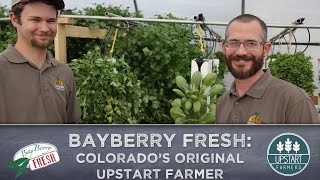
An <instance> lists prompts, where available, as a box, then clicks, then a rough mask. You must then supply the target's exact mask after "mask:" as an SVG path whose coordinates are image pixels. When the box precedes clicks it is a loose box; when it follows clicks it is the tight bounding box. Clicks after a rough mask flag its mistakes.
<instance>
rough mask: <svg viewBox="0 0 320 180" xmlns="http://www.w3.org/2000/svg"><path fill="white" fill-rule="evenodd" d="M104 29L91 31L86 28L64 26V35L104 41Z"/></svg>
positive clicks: (105, 32)
mask: <svg viewBox="0 0 320 180" xmlns="http://www.w3.org/2000/svg"><path fill="white" fill-rule="evenodd" d="M107 32H108V31H107V30H106V29H92V28H88V27H81V26H73V25H65V34H66V36H67V37H76V38H92V39H105V38H106V35H107Z"/></svg>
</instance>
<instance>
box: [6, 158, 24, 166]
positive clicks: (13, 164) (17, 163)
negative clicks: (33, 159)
mask: <svg viewBox="0 0 320 180" xmlns="http://www.w3.org/2000/svg"><path fill="white" fill-rule="evenodd" d="M26 161H28V162H29V158H19V159H16V160H15V161H12V162H11V163H10V164H9V165H8V168H16V167H18V166H20V165H21V164H23V163H24V162H26Z"/></svg>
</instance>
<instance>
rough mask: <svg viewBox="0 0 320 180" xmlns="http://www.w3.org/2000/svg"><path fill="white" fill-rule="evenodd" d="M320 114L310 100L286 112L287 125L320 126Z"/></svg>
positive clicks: (297, 104) (301, 102) (302, 101)
mask: <svg viewBox="0 0 320 180" xmlns="http://www.w3.org/2000/svg"><path fill="white" fill-rule="evenodd" d="M319 123H320V118H319V114H318V112H317V110H316V108H315V106H314V104H313V102H312V101H311V99H309V98H305V99H303V100H301V101H299V102H298V103H296V104H294V105H293V106H292V107H290V108H289V109H288V110H287V112H286V124H319Z"/></svg>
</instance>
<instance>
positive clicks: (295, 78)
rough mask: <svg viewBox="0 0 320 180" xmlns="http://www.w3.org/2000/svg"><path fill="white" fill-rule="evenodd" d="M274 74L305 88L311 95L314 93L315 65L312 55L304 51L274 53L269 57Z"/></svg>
mask: <svg viewBox="0 0 320 180" xmlns="http://www.w3.org/2000/svg"><path fill="white" fill-rule="evenodd" d="M269 59H271V62H270V64H269V67H270V70H271V73H272V75H274V76H275V77H278V78H280V79H283V80H285V81H288V82H291V83H293V84H295V85H297V86H299V87H300V88H302V89H304V90H305V91H306V92H307V93H308V94H309V95H310V96H312V95H313V92H314V90H315V89H316V86H315V85H314V84H313V83H314V81H313V66H312V63H311V62H310V60H311V57H310V56H305V55H304V54H303V53H301V52H298V53H296V54H280V53H277V54H274V55H271V56H270V57H269Z"/></svg>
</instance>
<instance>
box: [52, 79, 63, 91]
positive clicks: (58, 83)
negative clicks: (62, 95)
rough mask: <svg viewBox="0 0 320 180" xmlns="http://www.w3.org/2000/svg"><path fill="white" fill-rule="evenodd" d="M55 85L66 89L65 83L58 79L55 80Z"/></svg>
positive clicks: (59, 88)
mask: <svg viewBox="0 0 320 180" xmlns="http://www.w3.org/2000/svg"><path fill="white" fill-rule="evenodd" d="M54 86H55V87H56V89H58V90H64V83H63V82H62V81H61V80H59V79H57V80H56V81H55V82H54Z"/></svg>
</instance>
